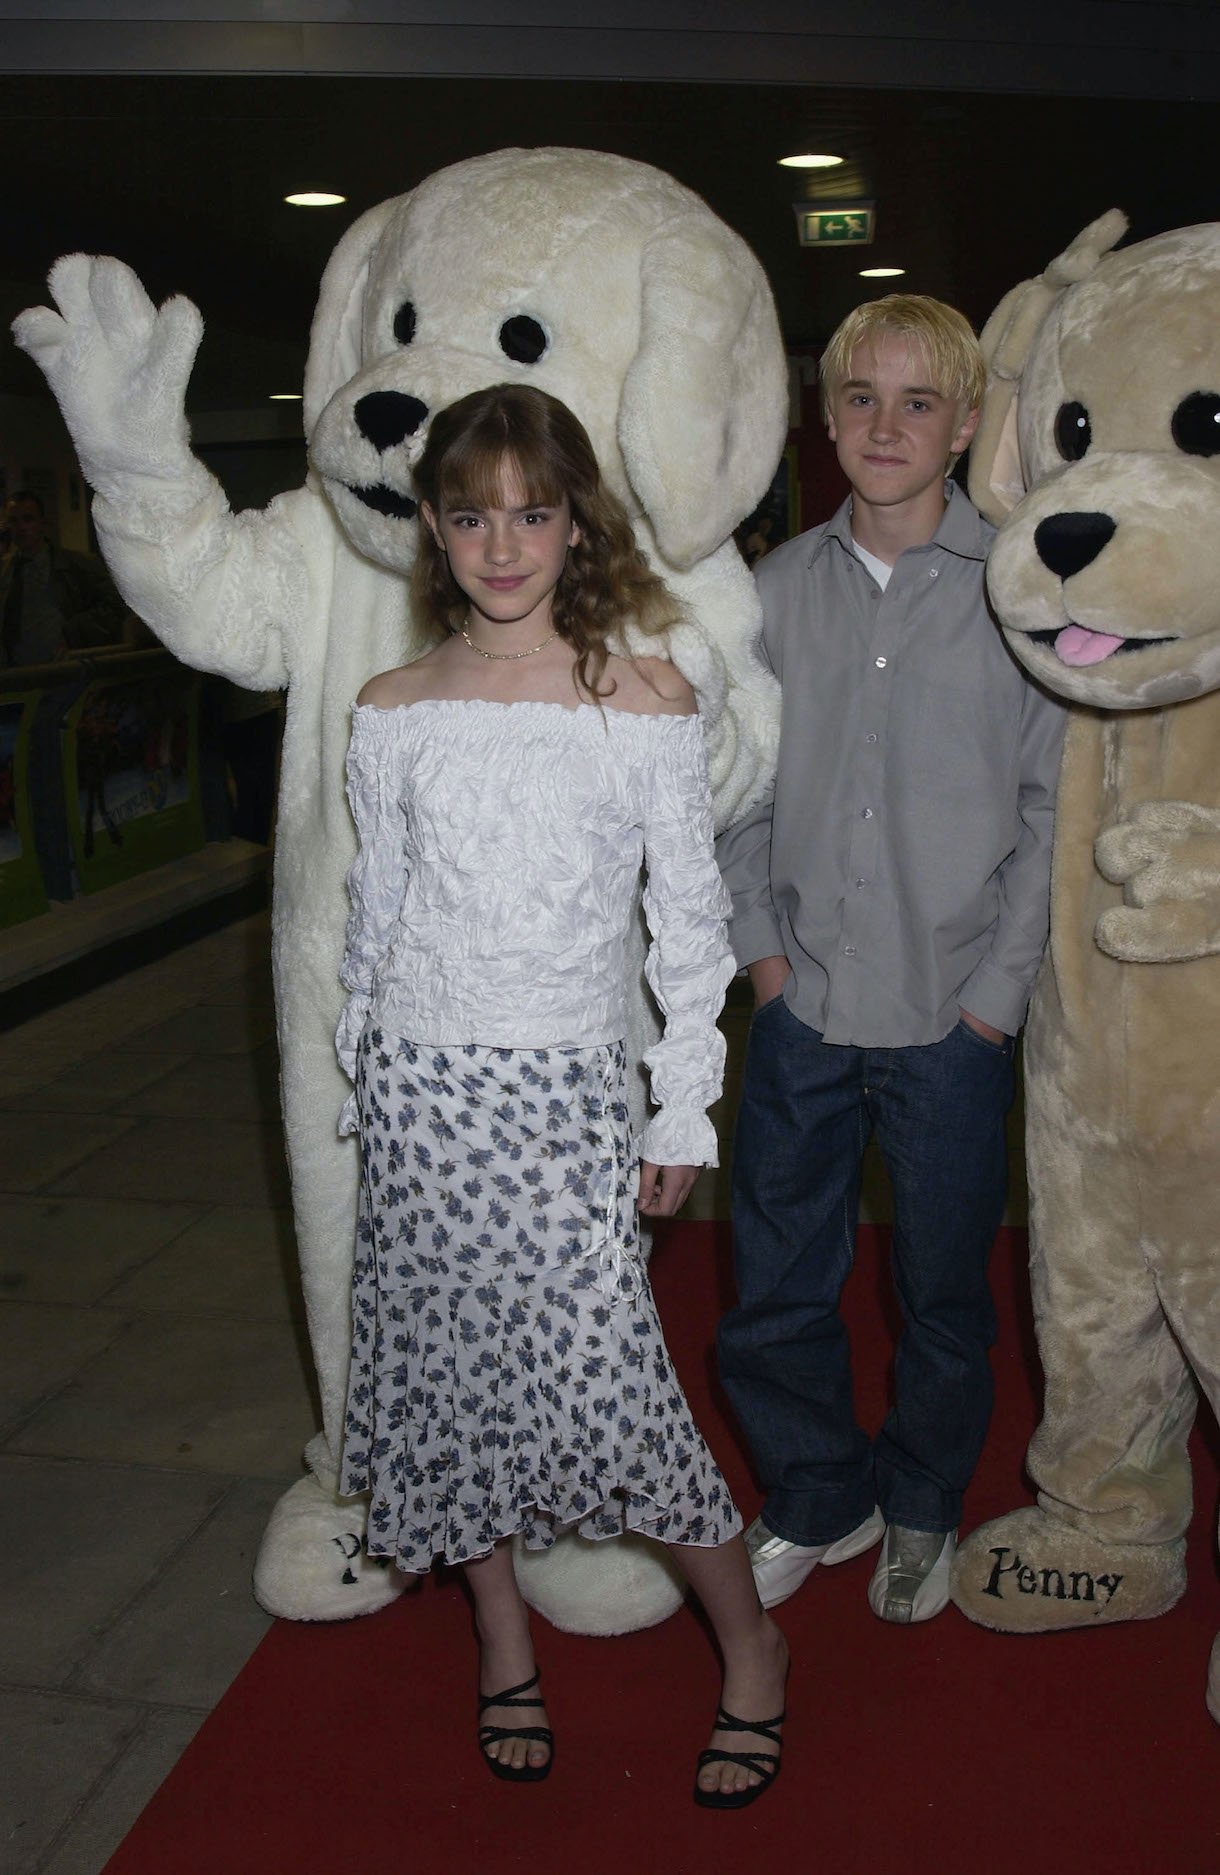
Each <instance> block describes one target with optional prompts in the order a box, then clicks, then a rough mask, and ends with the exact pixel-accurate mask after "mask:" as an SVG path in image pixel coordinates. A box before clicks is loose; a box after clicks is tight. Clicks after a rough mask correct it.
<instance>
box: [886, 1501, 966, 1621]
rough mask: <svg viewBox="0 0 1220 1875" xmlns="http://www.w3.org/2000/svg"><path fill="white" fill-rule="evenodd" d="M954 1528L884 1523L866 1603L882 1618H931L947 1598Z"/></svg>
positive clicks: (917, 1619)
mask: <svg viewBox="0 0 1220 1875" xmlns="http://www.w3.org/2000/svg"><path fill="white" fill-rule="evenodd" d="M956 1548H957V1531H956V1530H948V1531H941V1530H908V1529H906V1527H905V1526H904V1525H903V1524H900V1523H892V1524H889V1525H888V1526H887V1527H886V1532H885V1542H884V1543H883V1544H882V1545H881V1554H880V1556H878V1558H877V1567H876V1568H875V1569H874V1571H873V1579H872V1581H871V1582H870V1583H869V1585H868V1605H869V1607H870V1608H871V1609H872V1611H873V1613H874V1614H875V1615H879V1616H880V1617H881V1619H882V1621H897V1622H900V1623H903V1624H906V1623H909V1622H913V1621H931V1619H932V1617H933V1615H938V1614H939V1613H940V1611H941V1609H942V1608H943V1607H944V1606H945V1604H946V1602H947V1601H948V1599H949V1571H950V1569H951V1567H952V1565H953V1552H954V1550H955V1549H956Z"/></svg>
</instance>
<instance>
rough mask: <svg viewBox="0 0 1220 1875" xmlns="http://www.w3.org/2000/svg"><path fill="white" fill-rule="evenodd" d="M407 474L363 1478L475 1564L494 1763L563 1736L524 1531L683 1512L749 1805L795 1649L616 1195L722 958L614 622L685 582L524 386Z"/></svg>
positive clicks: (661, 1106) (689, 1109)
mask: <svg viewBox="0 0 1220 1875" xmlns="http://www.w3.org/2000/svg"><path fill="white" fill-rule="evenodd" d="M415 479H416V485H417V490H418V492H419V494H420V496H421V513H422V517H423V522H424V528H423V529H422V530H421V540H420V549H419V559H418V562H417V565H416V569H415V587H416V592H415V597H416V600H417V603H418V604H419V606H420V607H421V609H422V611H423V613H424V614H425V615H426V616H428V617H430V618H431V619H432V620H433V621H434V622H435V623H436V624H437V625H438V626H440V627H443V628H444V629H445V631H446V634H447V635H446V637H445V640H444V642H443V643H441V644H440V645H439V646H438V648H437V649H436V650H434V651H431V652H429V653H428V655H427V656H425V657H422V658H420V659H419V660H418V661H417V662H416V663H414V664H410V665H407V666H405V667H403V668H402V669H400V670H393V671H387V672H385V673H383V675H381V676H379V677H375V678H373V679H372V681H371V682H370V683H368V684H366V685H365V687H364V689H363V690H362V691H361V693H360V696H359V698H358V699H357V704H356V708H355V711H354V717H353V733H352V744H351V753H350V756H349V760H348V776H349V783H348V793H349V799H350V801H351V805H352V812H353V815H354V817H355V821H356V828H357V832H358V834H359V839H360V852H359V856H358V858H357V860H356V862H355V864H354V865H353V867H352V869H351V873H350V875H349V880H348V884H349V890H350V892H351V899H352V911H351V917H350V920H349V925H348V942H347V951H346V957H345V960H344V965H343V972H342V975H343V981H344V984H345V986H346V988H347V989H348V990H349V991H350V992H351V995H350V999H349V1002H348V1004H347V1007H346V1009H345V1012H344V1016H343V1020H342V1022H341V1023H340V1028H339V1035H338V1045H339V1055H340V1060H341V1061H342V1063H343V1065H344V1068H345V1070H346V1071H347V1072H348V1074H349V1076H350V1078H351V1079H352V1080H353V1081H354V1083H355V1093H354V1094H353V1096H352V1098H351V1100H350V1101H349V1102H348V1107H347V1108H346V1109H345V1114H344V1119H343V1121H342V1125H343V1128H344V1130H346V1131H351V1130H353V1129H354V1128H357V1127H358V1130H359V1134H360V1141H361V1152H362V1162H363V1199H362V1206H361V1218H360V1225H359V1234H358V1241H357V1248H356V1269H355V1291H354V1322H355V1329H354V1333H355V1346H354V1351H353V1357H352V1368H351V1382H350V1389H349V1398H348V1414H347V1435H346V1451H345V1460H344V1475H343V1488H344V1490H345V1491H347V1492H359V1491H366V1490H367V1491H369V1492H371V1507H370V1514H369V1548H370V1550H371V1551H372V1552H373V1553H374V1554H379V1555H388V1556H393V1557H394V1559H395V1561H396V1562H397V1564H398V1566H399V1567H400V1568H403V1569H407V1570H414V1571H425V1570H427V1569H429V1568H430V1567H431V1565H432V1562H433V1560H434V1559H435V1558H436V1557H438V1556H440V1557H443V1558H444V1559H445V1560H446V1561H447V1562H449V1563H454V1564H460V1565H461V1566H462V1567H463V1569H464V1571H465V1575H466V1580H467V1582H468V1584H469V1586H470V1590H471V1594H472V1596H473V1600H474V1610H475V1623H476V1629H477V1633H478V1640H479V1648H480V1678H479V1685H480V1700H479V1705H480V1710H481V1713H482V1715H483V1718H484V1723H483V1725H482V1726H481V1728H480V1742H481V1745H482V1749H483V1752H484V1755H485V1757H486V1759H487V1762H488V1765H489V1767H490V1768H491V1770H492V1771H493V1772H494V1773H495V1775H496V1776H498V1777H502V1778H510V1779H514V1780H526V1779H530V1780H534V1779H538V1778H542V1777H545V1776H546V1774H547V1772H548V1771H549V1770H550V1767H551V1762H552V1755H553V1743H552V1737H551V1733H550V1731H549V1729H548V1728H547V1726H546V1715H545V1708H544V1707H543V1703H542V1699H541V1696H540V1694H539V1692H538V1675H537V1672H536V1668H535V1662H534V1652H533V1645H532V1641H531V1638H530V1632H529V1623H528V1616H527V1612H526V1609H525V1605H524V1603H523V1602H522V1599H521V1596H520V1594H519V1592H518V1590H517V1586H516V1579H515V1576H514V1573H513V1564H512V1555H511V1549H510V1544H509V1542H508V1539H509V1538H510V1537H511V1536H512V1535H513V1534H514V1533H516V1532H521V1533H523V1534H524V1537H525V1541H526V1542H527V1544H529V1545H531V1546H533V1547H546V1546H548V1545H549V1544H551V1543H552V1542H553V1541H554V1536H555V1533H556V1532H557V1531H558V1530H560V1529H561V1528H565V1527H570V1526H575V1527H576V1528H578V1529H579V1530H580V1531H581V1532H582V1533H583V1534H584V1535H586V1536H590V1537H609V1536H614V1535H617V1534H619V1533H621V1532H622V1531H624V1530H639V1531H644V1532H646V1533H648V1534H650V1535H652V1536H655V1537H658V1538H660V1539H661V1540H662V1541H664V1542H666V1543H667V1544H669V1545H671V1546H672V1553H673V1554H674V1556H675V1558H676V1560H677V1561H678V1562H679V1564H680V1566H681V1567H682V1569H683V1571H684V1573H685V1574H686V1576H687V1578H688V1580H689V1581H690V1583H691V1585H692V1587H693V1588H694V1590H695V1593H696V1594H697V1595H698V1597H699V1599H700V1601H701V1602H702V1604H703V1606H704V1608H705V1610H706V1612H707V1615H708V1617H709V1619H710V1621H711V1623H712V1626H713V1628H714V1630H715V1634H716V1638H717V1641H718V1643H719V1645H720V1648H721V1652H722V1655H723V1664H724V1682H723V1699H724V1707H723V1708H722V1709H721V1711H720V1712H719V1713H718V1714H717V1723H716V1729H715V1730H714V1731H713V1733H712V1742H711V1745H710V1747H709V1748H708V1750H706V1751H705V1752H704V1753H703V1754H702V1755H701V1758H700V1761H699V1770H698V1773H697V1777H696V1784H695V1799H696V1802H699V1803H702V1804H705V1805H711V1806H715V1807H724V1806H731V1807H739V1806H740V1805H742V1804H744V1803H748V1802H750V1801H752V1800H753V1799H754V1798H755V1797H757V1796H758V1795H759V1794H760V1793H761V1792H762V1791H763V1790H764V1789H766V1788H767V1786H768V1785H769V1784H770V1783H771V1782H772V1780H773V1779H774V1776H775V1774H776V1772H777V1771H778V1768H779V1758H780V1736H779V1730H778V1728H779V1725H780V1723H781V1720H782V1718H783V1711H782V1708H783V1686H784V1679H785V1674H786V1670H787V1649H786V1647H785V1645H784V1641H783V1637H782V1635H781V1634H780V1633H779V1631H778V1629H777V1628H775V1627H774V1626H773V1625H772V1623H771V1621H770V1619H769V1617H768V1616H766V1615H764V1613H763V1612H762V1609H761V1608H760V1606H759V1602H758V1597H757V1594H756V1592H755V1589H754V1584H753V1578H752V1575H751V1572H750V1566H749V1562H748V1560H747V1557H746V1553H745V1549H744V1546H743V1543H742V1539H741V1535H740V1529H741V1520H740V1518H739V1517H738V1515H737V1512H736V1509H735V1508H734V1506H733V1503H732V1501H731V1499H730V1497H729V1494H728V1491H727V1489H726V1487H725V1484H724V1480H723V1479H722V1477H721V1475H720V1473H719V1471H718V1470H717V1468H716V1466H715V1464H714V1462H713V1460H712V1458H711V1455H710V1453H709V1452H708V1450H707V1448H706V1446H705V1445H704V1443H703V1440H702V1439H701V1437H700V1435H699V1433H698V1432H697V1430H696V1429H695V1427H694V1425H693V1424H692V1422H691V1417H690V1411H689V1408H688V1406H687V1404H686V1400H685V1398H684V1397H683V1394H682V1390H681V1388H680V1386H679V1384H678V1381H677V1378H676V1376H675V1374H674V1371H673V1368H672V1365H671V1363H670V1359H669V1355H668V1353H667V1351H666V1348H665V1344H664V1341H663V1339H662V1336H661V1329H660V1325H659V1323H658V1321H657V1317H656V1311H655V1308H654V1305H653V1300H652V1295H651V1292H650V1290H649V1287H648V1281H647V1276H646V1273H645V1270H644V1266H643V1262H642V1259H641V1255H640V1249H639V1243H638V1233H637V1225H636V1217H635V1212H636V1209H637V1207H638V1209H639V1210H640V1211H641V1212H643V1213H644V1214H645V1215H646V1216H649V1217H668V1216H672V1214H673V1213H674V1212H675V1211H676V1210H677V1209H678V1207H679V1205H681V1204H682V1203H683V1201H684V1200H685V1198H686V1197H687V1195H688V1193H689V1191H690V1189H691V1186H692V1184H693V1183H694V1180H695V1176H696V1173H697V1170H698V1167H699V1165H700V1164H714V1163H715V1152H716V1142H715V1135H714V1132H713V1129H712V1126H711V1123H710V1121H709V1120H708V1118H707V1114H706V1108H707V1107H708V1105H709V1104H710V1103H711V1102H712V1101H713V1100H714V1099H715V1098H716V1096H717V1094H718V1093H719V1089H720V1078H721V1071H722V1066H723V1055H724V1050H723V1042H722V1040H721V1038H720V1036H719V1034H718V1032H717V1030H716V1027H715V1022H716V1016H717V1014H718V1013H719V1009H720V1005H721V1001H722V998H723V993H724V987H725V984H726V982H727V980H728V978H729V977H730V976H731V974H732V970H733V964H732V959H731V956H730V953H729V950H728V948H727V945H726V942H725V935H724V923H723V917H724V911H725V900H724V894H723V890H722V888H721V885H720V881H719V875H718V873H717V870H716V867H715V863H714V860H713V857H712V819H711V806H710V800H709V794H708V783H707V774H706V766H705V760H704V753H703V743H702V735H701V730H700V726H699V721H698V717H697V715H696V714H695V699H694V695H693V693H692V691H691V690H690V688H689V686H688V685H687V684H686V682H685V681H684V679H683V678H682V677H681V676H680V675H679V673H678V672H677V671H676V670H675V668H674V667H673V666H672V665H671V664H670V663H669V662H668V661H666V660H664V659H660V658H655V659H654V658H635V659H631V658H627V657H624V656H620V655H617V654H616V653H615V652H613V651H611V650H610V648H609V646H610V642H611V639H612V635H613V634H614V633H615V632H616V630H617V629H618V628H619V627H621V626H623V625H624V624H627V623H632V624H633V625H634V626H635V627H636V628H637V629H639V630H642V631H644V632H646V633H657V634H660V633H661V632H662V631H663V630H664V628H665V627H666V626H667V625H668V624H670V623H672V622H674V620H675V618H676V615H677V608H676V605H675V602H674V601H673V600H672V598H671V597H670V595H669V594H668V593H667V592H666V590H665V588H664V586H663V585H662V584H661V582H660V581H659V580H658V579H656V578H655V576H654V575H652V574H651V573H650V572H649V570H648V568H647V565H646V563H645V562H644V560H643V558H642V556H641V555H640V553H639V552H638V550H637V548H636V545H635V540H634V537H633V535H632V532H631V528H630V525H629V523H628V520H627V517H626V514H625V512H624V510H623V508H622V506H621V504H620V503H619V502H618V501H617V500H616V499H615V497H614V496H613V495H611V494H610V492H609V491H608V490H607V489H605V488H604V487H603V486H602V484H601V481H600V477H599V474H598V468H597V462H596V459H595V457H594V455H593V451H592V448H591V446H590V443H589V440H588V437H587V436H586V434H585V432H584V430H583V429H582V428H581V426H580V424H579V423H578V422H577V420H576V418H575V417H573V415H572V414H571V412H570V411H569V410H567V409H566V407H565V406H564V405H562V404H560V403H558V402H557V401H556V400H555V399H554V398H552V397H548V396H547V395H546V394H545V393H543V392H540V391H537V390H533V389H530V388H525V387H518V386H512V385H498V386H494V387H492V388H491V389H489V390H485V391H479V392H476V393H474V394H473V395H472V396H469V397H465V398H463V399H461V401H460V402H458V403H456V404H454V405H453V406H451V408H450V409H448V410H445V411H442V412H441V413H440V414H439V415H438V416H437V417H435V418H434V419H433V422H432V427H431V431H430V434H429V438H428V443H427V446H426V448H425V451H424V454H423V457H422V459H421V461H420V463H419V465H418V468H417V469H416V472H415ZM642 859H643V861H644V863H645V864H646V867H647V887H646V890H645V894H644V909H645V913H646V916H647V920H648V924H649V927H650V931H651V936H652V945H651V949H650V952H649V956H648V962H647V966H646V969H647V975H648V980H649V983H650V984H651V986H652V989H653V992H654V994H655V996H656V998H657V1001H658V1003H659V1005H660V1008H661V1011H662V1014H663V1016H664V1019H665V1032H664V1036H663V1039H662V1040H661V1041H660V1043H658V1045H657V1046H656V1047H655V1048H654V1049H653V1050H652V1051H651V1052H650V1054H649V1056H648V1066H649V1068H650V1071H651V1085H652V1094H653V1099H654V1102H655V1103H656V1106H657V1109H658V1110H657V1112H656V1113H655V1115H654V1117H653V1118H652V1120H651V1121H650V1123H649V1125H648V1126H647V1128H646V1129H645V1132H644V1135H643V1138H642V1141H641V1144H640V1152H639V1163H638V1173H637V1164H636V1159H635V1155H634V1150H633V1144H632V1139H631V1132H630V1126H629V1121H628V1109H627V1092H626V1069H627V1060H626V1052H625V1048H624V1040H623V1038H624V1034H625V1029H626V995H627V982H626V965H625V951H626V941H627V936H628V931H629V927H630V923H631V920H632V918H633V915H634V907H635V898H636V891H637V884H638V879H639V872H640V865H641V860H642ZM734 1714H736V1715H739V1716H737V1717H734V1716H733V1715H734Z"/></svg>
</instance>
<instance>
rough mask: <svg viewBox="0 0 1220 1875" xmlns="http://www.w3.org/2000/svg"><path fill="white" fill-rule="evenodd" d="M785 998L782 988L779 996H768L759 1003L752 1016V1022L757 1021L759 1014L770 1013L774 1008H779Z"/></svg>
mask: <svg viewBox="0 0 1220 1875" xmlns="http://www.w3.org/2000/svg"><path fill="white" fill-rule="evenodd" d="M783 1000H784V992H783V990H781V991H780V992H779V994H778V995H777V996H768V998H767V1000H766V1002H765V1003H759V1005H758V1007H757V1008H756V1009H755V1011H754V1013H753V1015H752V1016H751V1017H750V1021H751V1023H755V1022H757V1021H758V1018H759V1016H765V1015H768V1014H769V1013H770V1011H771V1010H772V1009H778V1007H779V1005H780V1004H781V1003H782V1002H783Z"/></svg>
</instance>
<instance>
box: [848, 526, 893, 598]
mask: <svg viewBox="0 0 1220 1875" xmlns="http://www.w3.org/2000/svg"><path fill="white" fill-rule="evenodd" d="M851 550H852V552H853V553H854V554H855V556H856V558H857V560H859V561H860V562H861V563H862V564H863V565H864V566H866V567H867V568H868V570H869V572H870V573H871V574H872V576H873V578H874V579H875V580H876V582H877V584H878V586H880V588H881V590H882V592H884V591H885V589H886V587H887V586H888V585H889V583H890V574H891V573H892V572H893V571H894V569H893V567H892V566H890V565H889V563H888V562H887V561H885V560H879V559H878V558H877V556H876V554H875V553H870V552H869V551H868V548H867V547H862V546H861V545H860V543H859V541H858V540H857V539H856V537H855V535H854V534H853V535H852V537H851Z"/></svg>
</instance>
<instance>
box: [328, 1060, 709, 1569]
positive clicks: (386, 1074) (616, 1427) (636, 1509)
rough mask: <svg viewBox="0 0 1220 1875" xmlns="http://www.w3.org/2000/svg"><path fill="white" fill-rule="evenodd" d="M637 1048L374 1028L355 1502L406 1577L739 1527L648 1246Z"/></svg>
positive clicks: (365, 1113) (364, 1081) (351, 1480)
mask: <svg viewBox="0 0 1220 1875" xmlns="http://www.w3.org/2000/svg"><path fill="white" fill-rule="evenodd" d="M625 1079H626V1056H625V1051H624V1048H623V1046H622V1044H621V1043H613V1044H609V1045H606V1046H601V1047H593V1048H541V1049H509V1048H485V1047H480V1046H476V1045H473V1044H471V1045H465V1046H450V1047H437V1046H435V1045H429V1046H425V1045H422V1044H416V1043H413V1042H410V1041H404V1040H402V1039H401V1038H400V1037H397V1036H392V1035H388V1034H386V1033H385V1032H384V1031H382V1030H381V1029H379V1028H377V1027H376V1026H374V1025H372V1024H370V1025H369V1026H367V1027H366V1028H365V1030H364V1033H363V1035H362V1037H361V1040H360V1045H359V1051H358V1059H357V1077H356V1091H357V1100H358V1104H359V1111H360V1140H361V1153H362V1163H363V1177H362V1192H361V1204H360V1217H359V1224H358V1229H357V1239H356V1263H355V1274H354V1288H353V1341H354V1345H353V1349H352V1362H351V1378H350V1381H349V1387H348V1399H347V1419H346V1437H345V1448H344V1457H343V1467H342V1475H341V1480H340V1488H341V1490H342V1491H343V1492H344V1493H345V1494H354V1493H357V1492H363V1491H368V1492H369V1493H371V1502H370V1507H369V1519H368V1547H369V1550H370V1553H371V1554H373V1555H376V1556H392V1557H394V1558H395V1560H396V1562H397V1563H398V1566H399V1567H400V1568H402V1569H406V1570H414V1571H423V1570H426V1569H428V1568H430V1567H431V1564H432V1562H433V1560H434V1559H435V1558H436V1557H438V1556H439V1557H443V1558H444V1559H445V1561H446V1562H450V1563H460V1562H466V1561H469V1560H471V1559H473V1558H475V1557H478V1556H482V1555H486V1554H487V1552H488V1551H489V1550H490V1549H491V1547H492V1545H493V1544H494V1543H495V1542H497V1540H498V1539H500V1538H501V1537H506V1536H510V1535H512V1534H514V1533H516V1532H521V1533H522V1534H523V1535H524V1537H525V1540H526V1542H527V1544H528V1545H529V1546H530V1547H531V1548H534V1549H544V1548H549V1546H550V1545H551V1544H552V1543H553V1542H554V1540H555V1537H556V1535H557V1534H558V1533H559V1532H560V1531H561V1530H562V1529H564V1528H567V1527H575V1528H576V1529H577V1530H579V1531H580V1533H581V1534H582V1535H584V1536H588V1537H610V1536H618V1535H621V1534H622V1532H623V1531H625V1530H639V1531H643V1532H645V1533H646V1534H647V1535H650V1536H655V1537H659V1538H662V1539H664V1540H666V1541H669V1542H677V1543H696V1544H716V1543H720V1542H723V1541H724V1540H725V1539H726V1538H727V1537H730V1536H732V1535H733V1534H734V1532H735V1531H737V1530H739V1529H740V1528H741V1519H740V1517H739V1516H738V1514H737V1511H736V1508H735V1506H734V1504H733V1501H732V1499H731V1497H730V1496H729V1492H728V1489H727V1487H726V1485H725V1482H724V1479H723V1478H722V1477H721V1475H720V1472H719V1470H718V1469H717V1467H716V1465H715V1463H714V1462H713V1460H712V1457H711V1454H710V1453H709V1452H708V1449H707V1447H706V1445H705V1444H704V1442H703V1440H702V1438H701V1437H700V1435H699V1433H698V1432H697V1431H696V1429H695V1426H694V1424H693V1422H692V1420H691V1415H690V1408H689V1407H688V1405H687V1403H686V1399H685V1396H684V1394H683V1392H682V1389H681V1386H680V1385H679V1383H678V1379H677V1376H676V1375H675V1373H674V1370H673V1366H672V1363H671V1361H670V1358H669V1354H668V1351H667V1349H666V1347H665V1342H664V1340H663V1338H662V1335H661V1327H660V1323H659V1322H658V1320H657V1314H656V1308H655V1306H654V1304H653V1299H652V1292H651V1290H650V1289H649V1286H648V1279H647V1276H646V1274H645V1270H644V1265H643V1259H642V1257H641V1254H640V1248H639V1241H638V1234H637V1229H636V1215H635V1186H636V1166H635V1161H634V1156H633V1153H632V1148H631V1131H630V1124H629V1120H628V1112H627V1100H626V1091H625Z"/></svg>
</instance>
